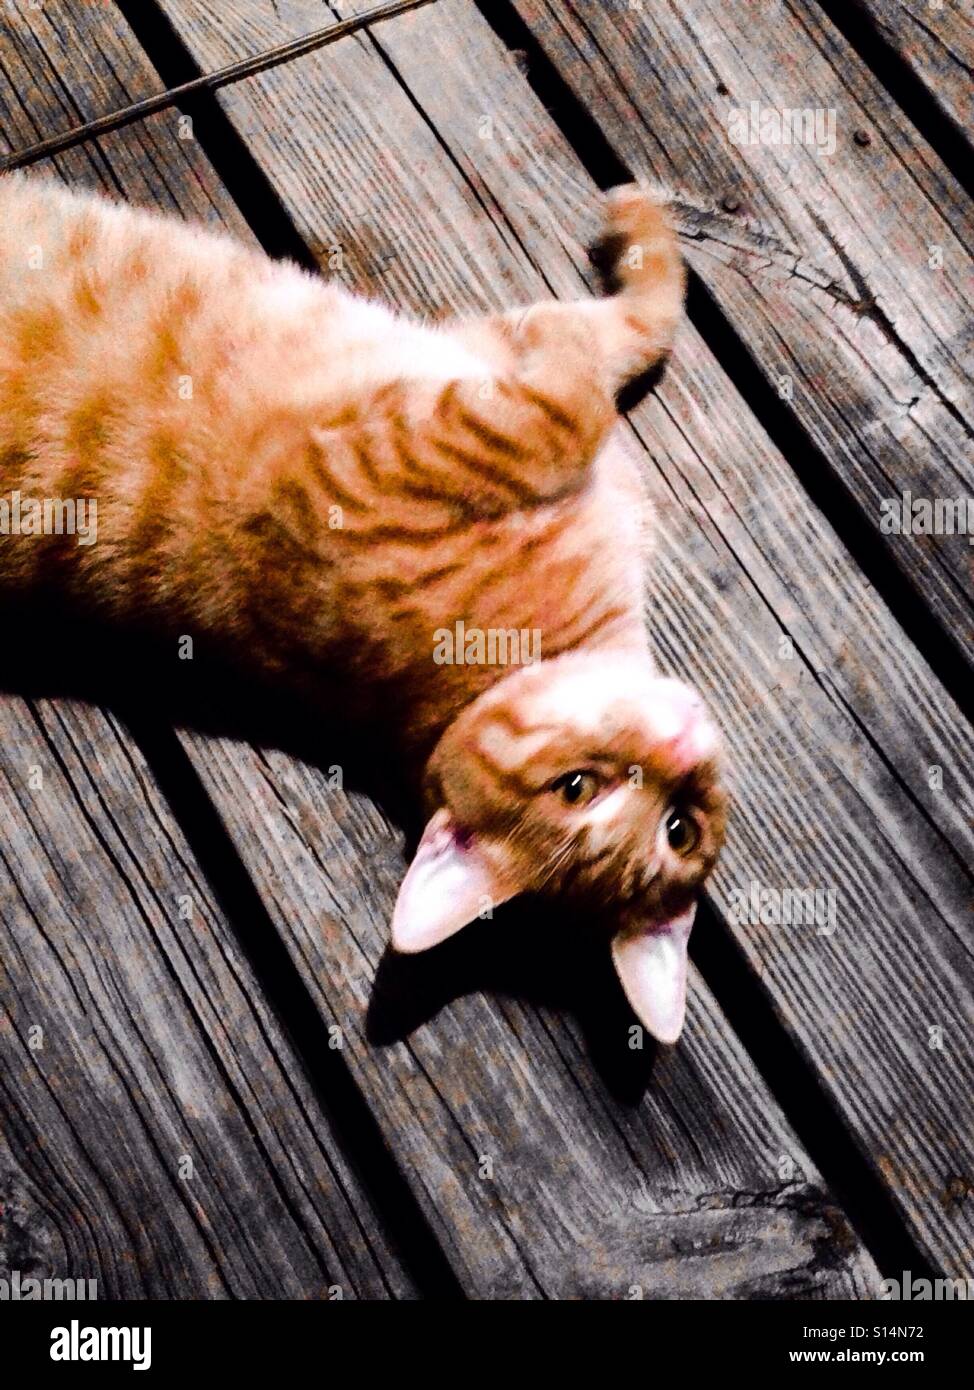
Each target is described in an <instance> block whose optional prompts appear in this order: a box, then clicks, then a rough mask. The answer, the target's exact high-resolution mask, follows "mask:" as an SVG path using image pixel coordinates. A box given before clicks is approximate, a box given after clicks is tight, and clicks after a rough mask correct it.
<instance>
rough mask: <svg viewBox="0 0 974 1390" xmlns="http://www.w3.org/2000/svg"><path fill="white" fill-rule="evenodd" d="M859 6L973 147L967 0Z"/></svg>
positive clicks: (973, 75)
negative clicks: (971, 142) (971, 140)
mask: <svg viewBox="0 0 974 1390" xmlns="http://www.w3.org/2000/svg"><path fill="white" fill-rule="evenodd" d="M855 3H856V6H857V8H858V9H860V10H862V11H864V12H865V13H866V14H867V15H868V16H869V18H870V20H871V21H872V23H873V24H874V26H875V28H876V31H877V33H879V34H880V35H882V37H883V38H884V39H885V40H886V41H887V43H889V44H890V45H891V46H892V48H894V49H895V50H896V52H897V53H898V54H899V55H900V57H901V58H903V59H904V60H905V61H906V62H907V63H908V64H909V66H910V68H911V69H912V70H913V72H914V73H915V74H916V75H917V77H919V79H920V81H921V82H922V83H923V85H924V86H925V87H926V89H927V91H928V92H929V94H930V96H931V97H932V98H933V99H934V101H935V102H936V103H937V105H938V106H939V107H940V109H941V110H942V111H943V112H944V114H945V115H946V116H948V117H949V118H950V119H951V120H952V121H953V123H954V125H955V126H956V128H957V130H958V132H959V133H960V134H961V135H962V136H963V137H964V139H965V140H966V141H968V142H970V139H971V115H972V104H974V11H972V9H971V6H970V4H969V3H966V0H855Z"/></svg>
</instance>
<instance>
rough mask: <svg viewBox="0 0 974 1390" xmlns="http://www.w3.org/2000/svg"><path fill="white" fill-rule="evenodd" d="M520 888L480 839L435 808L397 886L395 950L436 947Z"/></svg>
mask: <svg viewBox="0 0 974 1390" xmlns="http://www.w3.org/2000/svg"><path fill="white" fill-rule="evenodd" d="M517 891H518V890H517V888H515V887H513V886H511V884H510V883H508V882H505V881H504V880H503V878H502V877H501V875H500V874H499V873H498V871H497V870H496V869H495V868H494V867H493V865H492V864H491V862H490V860H489V859H488V858H487V856H486V855H485V854H484V853H483V852H482V850H480V849H479V848H478V846H477V844H476V841H472V840H467V839H466V838H465V837H464V836H463V835H462V834H461V833H460V832H459V831H458V830H457V827H456V826H455V825H454V823H453V820H452V818H451V816H450V814H449V812H448V811H445V810H440V811H437V813H436V815H435V816H433V818H432V820H431V821H430V823H429V825H427V827H426V829H425V831H424V832H423V838H422V840H421V841H420V843H419V848H418V849H417V851H416V857H415V859H414V860H413V862H412V863H411V864H410V866H409V869H408V871H407V873H406V877H405V878H404V879H403V881H402V887H401V888H400V889H399V897H398V899H397V900H396V909H395V912H394V913H393V916H392V945H393V949H394V950H396V951H403V952H407V953H412V952H416V951H425V950H427V949H428V948H429V947H430V946H436V945H438V943H439V942H441V941H445V940H446V938H447V937H448V936H452V935H453V934H454V932H458V931H459V930H460V928H461V927H465V926H466V925H467V923H468V922H472V921H473V920H474V918H476V917H480V916H481V915H485V914H486V912H487V911H489V910H490V909H491V908H493V907H498V906H499V905H500V904H501V903H503V902H506V901H507V900H508V898H513V897H514V895H515V893H516V892H517Z"/></svg>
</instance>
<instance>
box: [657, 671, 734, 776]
mask: <svg viewBox="0 0 974 1390" xmlns="http://www.w3.org/2000/svg"><path fill="white" fill-rule="evenodd" d="M653 694H654V698H653V702H652V709H651V710H650V727H651V730H652V738H653V743H654V744H655V745H656V747H657V748H658V749H659V753H660V756H661V757H663V758H665V760H666V763H667V765H668V768H669V770H671V771H672V772H675V773H677V774H678V775H679V774H682V773H686V772H690V771H691V770H692V769H693V768H694V767H696V766H697V764H698V763H701V762H703V761H704V760H706V759H707V758H712V757H713V756H714V754H715V753H716V752H717V748H718V744H719V736H718V733H717V730H716V728H715V727H714V724H713V723H712V721H711V719H710V716H709V714H708V713H707V708H706V706H705V705H704V702H703V700H701V698H700V696H699V695H698V694H697V692H696V691H695V690H693V689H692V688H691V687H690V686H688V685H684V684H683V683H682V681H674V680H661V681H659V682H658V684H657V688H656V690H655V691H654V693H653Z"/></svg>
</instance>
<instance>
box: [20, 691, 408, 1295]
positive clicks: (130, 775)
mask: <svg viewBox="0 0 974 1390" xmlns="http://www.w3.org/2000/svg"><path fill="white" fill-rule="evenodd" d="M0 813H2V817H3V825H4V834H3V843H2V846H0V856H2V860H3V882H2V885H0V921H2V931H3V951H2V958H0V1053H2V1068H0V1098H2V1102H0V1103H2V1109H3V1117H4V1132H5V1136H6V1143H7V1145H8V1146H9V1149H10V1151H11V1153H12V1154H13V1155H14V1157H15V1158H16V1162H17V1164H18V1167H19V1170H20V1171H19V1176H18V1175H17V1174H14V1175H13V1176H10V1177H8V1178H7V1183H8V1184H10V1185H11V1186H12V1187H13V1191H12V1193H11V1197H12V1202H11V1208H12V1210H11V1211H10V1212H9V1213H7V1214H6V1215H5V1220H6V1221H12V1223H13V1224H12V1227H11V1228H10V1231H12V1233H13V1234H12V1235H11V1234H10V1233H9V1232H8V1237H7V1250H6V1251H5V1254H6V1258H7V1259H8V1260H11V1261H12V1260H13V1259H15V1258H21V1259H22V1258H23V1249H24V1246H25V1245H26V1248H27V1249H28V1252H31V1251H32V1252H33V1265H32V1268H30V1269H23V1268H22V1266H21V1265H20V1264H17V1265H14V1264H13V1263H12V1264H11V1268H21V1269H22V1272H23V1273H24V1274H27V1273H30V1274H32V1275H34V1276H35V1277H36V1276H40V1275H43V1276H50V1277H58V1278H64V1277H68V1278H84V1279H95V1280H97V1283H98V1289H99V1296H100V1297H102V1298H105V1297H115V1298H140V1297H168V1298H188V1297H196V1298H228V1297H234V1298H254V1297H264V1298H275V1297H291V1298H302V1297H320V1298H326V1297H330V1296H343V1297H345V1298H352V1297H361V1296H366V1297H368V1296H371V1297H388V1296H390V1295H391V1294H399V1295H402V1294H408V1293H409V1292H410V1283H409V1281H408V1279H407V1278H406V1277H405V1276H404V1274H403V1273H402V1271H401V1269H400V1268H399V1267H398V1263H397V1260H396V1257H395V1256H394V1255H393V1253H392V1252H391V1251H390V1250H389V1249H388V1247H387V1246H386V1244H385V1242H384V1240H383V1237H382V1234H381V1232H380V1231H378V1229H377V1226H376V1222H375V1218H374V1215H373V1213H372V1212H371V1209H370V1205H369V1202H368V1199H367V1197H366V1196H365V1194H364V1193H363V1192H362V1190H361V1188H360V1186H359V1184H358V1183H357V1182H356V1180H355V1179H354V1177H353V1176H352V1174H351V1173H350V1172H349V1170H348V1167H347V1164H346V1163H345V1162H344V1161H343V1159H342V1158H341V1156H340V1154H339V1152H338V1147H337V1144H336V1142H335V1139H334V1136H333V1135H332V1134H331V1133H330V1124H329V1122H328V1120H327V1119H326V1118H325V1116H324V1115H323V1113H322V1111H321V1108H320V1105H319V1104H318V1102H317V1101H316V1099H315V1097H314V1096H313V1095H312V1094H311V1092H310V1089H309V1087H308V1085H307V1083H306V1081H305V1080H304V1078H303V1076H302V1073H301V1068H300V1066H299V1065H298V1064H297V1062H296V1060H295V1058H294V1056H293V1054H292V1053H291V1051H290V1048H289V1047H288V1045H287V1044H286V1042H285V1041H284V1039H283V1036H282V1034H281V1031H280V1028H279V1027H278V1025H277V1024H276V1022H275V1020H274V1019H273V1018H272V1017H270V1016H269V1014H268V1011H267V1009H266V1008H265V1007H264V1005H263V1004H262V1002H261V998H260V993H259V990H258V989H257V987H256V984H255V981H254V979H253V976H252V974H251V972H250V970H249V969H248V966H247V964H246V962H245V961H244V960H242V959H241V957H240V955H239V953H238V950H237V948H236V946H235V944H234V939H233V936H232V933H231V932H230V931H229V930H228V928H227V926H226V923H225V922H224V921H223V920H222V919H221V917H220V915H219V913H218V911H217V910H216V909H215V908H214V907H213V906H212V904H211V903H210V901H209V892H208V889H207V885H206V883H205V882H204V881H203V879H202V877H201V875H200V871H199V868H198V866H197V865H196V863H195V862H194V860H193V858H192V855H191V854H190V853H189V851H188V847H187V845H186V842H185V840H184V838H183V835H182V833H181V832H180V830H179V829H178V828H177V827H176V826H175V824H174V822H173V820H172V817H171V814H170V812H169V810H168V808H167V806H166V805H165V803H164V802H163V801H162V799H161V797H160V796H159V793H158V791H157V789H156V788H155V786H154V785H153V782H152V779H151V776H150V774H149V771H148V768H147V767H146V765H145V763H144V761H143V759H142V758H141V756H140V754H139V752H138V751H137V749H135V747H134V746H133V744H132V743H131V741H130V740H129V739H128V738H127V737H126V736H125V735H124V732H123V731H122V730H121V729H120V728H119V727H118V725H117V724H116V723H115V722H114V721H113V720H112V719H110V718H109V717H108V716H106V715H104V714H102V713H100V712H98V711H96V710H93V709H91V708H90V707H87V706H84V705H81V704H76V703H74V702H70V701H56V702H50V701H41V702H39V703H38V704H37V705H36V706H34V705H27V704H25V703H23V702H21V701H19V700H17V699H15V698H12V697H6V698H5V699H4V701H3V704H2V705H0ZM20 1235H23V1236H24V1239H23V1242H21V1243H18V1242H19V1240H20ZM48 1261H49V1262H50V1263H48ZM336 1289H341V1290H342V1294H341V1295H336V1294H335V1293H334V1290H336Z"/></svg>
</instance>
